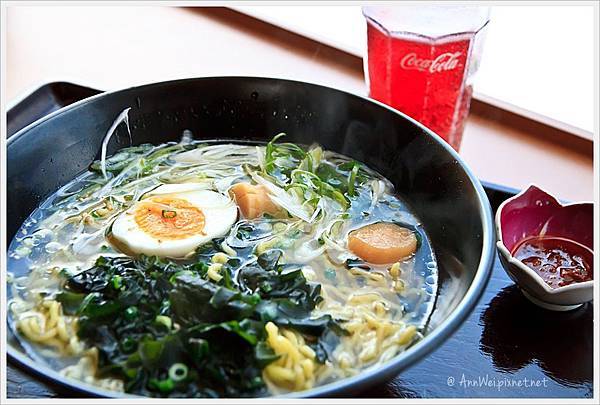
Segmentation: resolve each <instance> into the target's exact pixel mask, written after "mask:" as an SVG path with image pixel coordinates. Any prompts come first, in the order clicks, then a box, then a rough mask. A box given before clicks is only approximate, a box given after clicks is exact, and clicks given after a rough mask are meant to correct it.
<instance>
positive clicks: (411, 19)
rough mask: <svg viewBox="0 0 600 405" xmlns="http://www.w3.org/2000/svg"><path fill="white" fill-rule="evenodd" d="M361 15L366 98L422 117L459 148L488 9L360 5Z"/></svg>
mask: <svg viewBox="0 0 600 405" xmlns="http://www.w3.org/2000/svg"><path fill="white" fill-rule="evenodd" d="M363 14H364V16H365V17H366V19H367V43H368V57H367V60H366V64H365V65H366V66H365V67H366V69H365V70H366V72H367V74H366V75H367V82H368V85H369V95H370V97H372V98H374V99H376V100H379V101H381V102H383V103H385V104H388V105H390V106H392V107H394V108H396V109H397V110H399V111H402V112H403V113H405V114H407V115H409V116H410V117H412V118H414V119H415V120H417V121H419V122H421V123H422V124H424V125H425V126H427V127H428V128H430V129H431V130H433V131H434V132H435V133H437V134H438V135H440V136H441V137H442V138H444V139H445V140H446V142H448V143H449V144H450V145H452V147H453V148H454V149H456V150H458V149H459V148H460V143H461V140H462V133H463V130H464V126H465V119H466V117H467V114H468V112H469V105H470V102H471V94H472V91H473V90H472V89H473V86H472V80H473V75H474V74H475V72H476V71H477V68H478V66H479V59H480V55H481V46H482V43H483V38H484V35H485V27H486V26H487V23H488V22H489V9H487V8H485V7H456V6H396V7H364V8H363Z"/></svg>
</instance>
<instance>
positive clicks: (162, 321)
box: [154, 315, 173, 329]
mask: <svg viewBox="0 0 600 405" xmlns="http://www.w3.org/2000/svg"><path fill="white" fill-rule="evenodd" d="M154 320H155V321H156V323H159V324H161V325H165V326H166V327H167V329H171V326H173V321H172V320H171V318H169V317H168V316H165V315H158V316H157V317H156V318H155V319H154Z"/></svg>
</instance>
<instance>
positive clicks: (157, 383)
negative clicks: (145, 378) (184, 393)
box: [148, 378, 175, 393]
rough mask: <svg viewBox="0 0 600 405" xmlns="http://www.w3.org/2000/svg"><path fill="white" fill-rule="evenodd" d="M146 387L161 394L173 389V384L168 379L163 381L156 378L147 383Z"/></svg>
mask: <svg viewBox="0 0 600 405" xmlns="http://www.w3.org/2000/svg"><path fill="white" fill-rule="evenodd" d="M148 386H149V387H150V389H153V390H159V391H160V392H163V393H169V392H171V391H173V389H174V388H175V383H174V382H173V380H171V379H170V378H167V379H165V380H157V379H156V378H152V379H150V381H149V382H148Z"/></svg>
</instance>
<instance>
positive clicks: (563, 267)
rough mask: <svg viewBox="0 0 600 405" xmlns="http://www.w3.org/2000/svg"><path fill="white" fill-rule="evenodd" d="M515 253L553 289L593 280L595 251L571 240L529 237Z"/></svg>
mask: <svg viewBox="0 0 600 405" xmlns="http://www.w3.org/2000/svg"><path fill="white" fill-rule="evenodd" d="M512 255H513V256H514V257H515V258H516V259H517V260H520V261H521V262H522V263H524V264H525V265H526V266H528V267H529V268H531V269H532V270H533V271H535V272H536V273H537V274H538V275H539V276H540V277H542V279H543V280H544V281H545V282H546V283H547V284H548V285H549V286H550V287H551V288H558V287H563V286H566V285H569V284H573V283H580V282H583V281H590V280H592V279H593V261H594V257H593V252H592V251H591V250H590V249H589V248H587V247H586V246H583V245H581V244H579V243H577V242H574V241H572V240H569V239H564V238H557V237H533V238H527V239H524V240H523V241H521V242H520V243H519V244H518V245H517V246H516V247H515V249H514V250H513V252H512Z"/></svg>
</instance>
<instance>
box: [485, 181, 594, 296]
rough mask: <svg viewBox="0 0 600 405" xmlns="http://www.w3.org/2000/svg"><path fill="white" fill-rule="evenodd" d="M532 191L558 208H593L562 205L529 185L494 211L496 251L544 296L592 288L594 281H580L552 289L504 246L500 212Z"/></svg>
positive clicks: (539, 188) (573, 203)
mask: <svg viewBox="0 0 600 405" xmlns="http://www.w3.org/2000/svg"><path fill="white" fill-rule="evenodd" d="M533 189H537V190H539V191H541V192H542V193H544V194H546V195H547V196H548V197H549V198H551V199H553V200H554V201H555V202H556V204H557V205H558V206H559V207H560V208H563V207H571V206H576V205H588V204H591V205H592V206H593V204H594V203H593V202H591V201H575V202H570V203H566V204H563V203H562V202H560V201H559V200H558V198H556V197H555V196H554V195H552V194H550V193H549V192H547V191H546V190H544V189H543V188H541V187H540V186H538V185H536V184H534V183H529V185H528V186H527V187H526V188H524V189H523V190H521V191H520V192H519V193H518V194H515V195H514V196H512V197H510V198H508V199H506V200H505V201H503V202H502V204H500V205H499V206H498V209H497V210H496V218H495V222H496V238H497V242H496V247H497V248H498V250H499V251H500V253H501V254H502V256H504V258H505V259H506V260H508V262H509V263H510V264H512V265H514V266H516V267H517V268H518V269H519V270H521V271H522V272H524V273H525V274H527V276H528V277H529V278H530V279H532V280H533V281H534V282H535V283H536V284H537V285H538V286H540V287H541V288H542V289H543V290H544V292H545V293H546V294H550V295H560V294H563V293H566V292H569V291H577V290H583V289H588V288H592V287H593V286H594V280H589V281H582V282H580V283H573V284H569V285H565V286H562V287H556V288H552V287H550V286H549V285H548V284H547V283H546V282H545V281H544V279H543V278H542V277H541V276H540V275H539V274H537V273H536V272H535V271H534V270H533V269H531V268H530V267H529V266H527V265H525V264H524V263H523V262H522V261H520V260H518V259H517V258H515V257H514V256H513V255H512V253H511V252H510V251H509V250H508V248H507V247H506V245H505V244H504V240H503V239H502V220H501V217H502V211H503V210H504V208H505V207H506V206H507V205H508V204H509V203H511V202H512V201H514V200H516V199H518V198H520V197H522V196H523V195H525V194H527V193H529V192H530V191H531V190H533ZM560 208H559V209H560ZM586 248H587V246H586ZM590 250H591V251H592V253H593V252H594V251H593V249H590ZM506 270H507V271H509V269H506ZM538 298H539V299H541V298H540V297H538Z"/></svg>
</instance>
